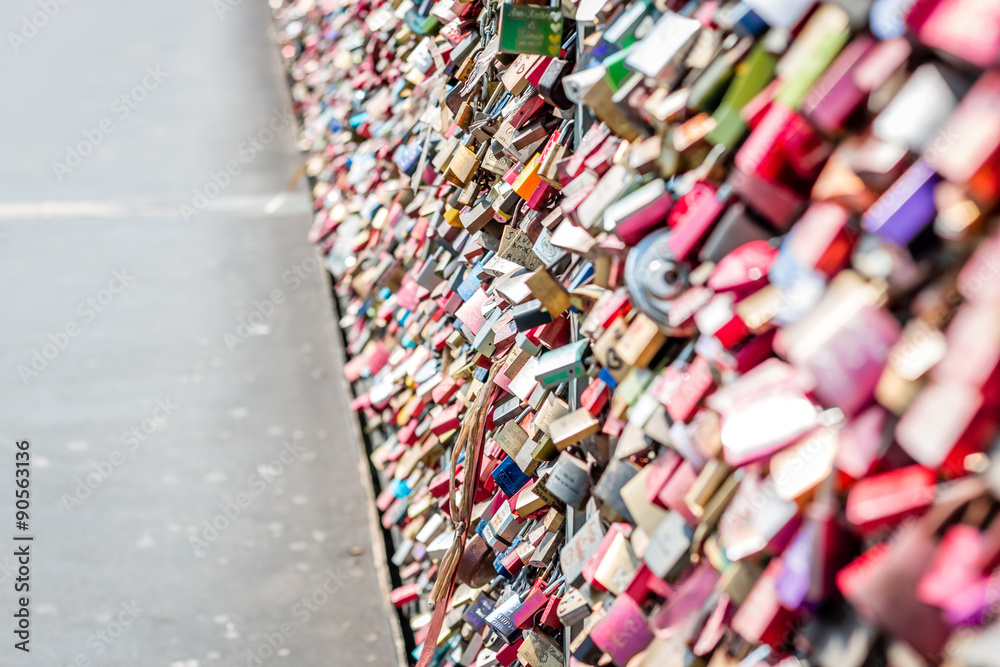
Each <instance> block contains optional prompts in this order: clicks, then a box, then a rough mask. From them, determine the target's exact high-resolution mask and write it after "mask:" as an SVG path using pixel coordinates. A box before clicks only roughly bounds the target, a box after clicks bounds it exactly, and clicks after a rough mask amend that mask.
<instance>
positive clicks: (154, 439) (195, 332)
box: [0, 0, 396, 667]
mask: <svg viewBox="0 0 1000 667" xmlns="http://www.w3.org/2000/svg"><path fill="white" fill-rule="evenodd" d="M47 2H48V4H47ZM46 12H48V13H46ZM269 21H270V18H269V10H268V8H267V7H266V6H265V5H264V4H263V3H257V2H255V3H250V2H242V1H241V0H226V1H225V2H222V0H220V1H219V2H216V3H215V4H213V3H212V2H208V1H198V2H196V1H194V0H179V1H178V2H170V3H134V2H124V1H122V0H89V1H88V2H84V1H83V0H73V1H70V2H67V3H66V4H62V3H60V2H58V0H51V1H49V0H41V1H39V0H34V1H22V0H12V1H11V2H5V3H3V6H2V8H0V27H2V30H0V33H2V34H3V35H4V43H3V44H2V45H0V49H3V50H4V53H3V56H2V57H0V82H2V85H3V89H2V95H0V122H2V123H3V128H2V131H0V378H2V380H0V387H2V388H3V391H2V394H0V395H2V401H0V437H2V440H0V612H2V613H3V615H4V618H5V619H7V620H6V621H4V622H3V623H0V664H2V665H4V666H5V667H6V666H18V665H39V666H41V665H47V666H55V665H59V666H63V665H78V666H88V665H93V666H96V665H107V666H118V665H121V666H126V665H127V666H129V667H135V666H142V667H146V666H160V665H163V666H167V667H196V666H197V667H211V666H213V665H226V666H237V665H239V666H243V665H257V666H260V665H269V666H270V665H275V666H278V665H288V666H295V667H312V666H319V665H365V664H373V665H380V666H383V665H394V664H396V656H395V648H394V643H393V640H392V636H391V632H390V625H389V621H388V616H387V614H388V610H387V605H386V603H385V601H384V599H383V597H384V596H383V593H382V590H381V589H380V587H379V584H378V579H377V577H376V573H375V566H374V564H373V554H372V547H371V535H370V530H369V523H368V518H367V515H366V511H367V510H366V496H365V492H364V489H363V486H362V483H361V472H359V470H360V469H359V461H358V459H359V454H358V450H357V445H356V442H355V440H354V438H355V430H354V426H353V423H352V421H351V419H352V416H351V414H350V412H349V411H348V408H347V398H346V396H345V390H344V384H343V383H344V380H343V374H342V370H341V362H340V350H339V343H338V342H337V340H336V331H335V329H334V324H333V319H332V317H333V316H332V313H331V310H330V303H329V297H328V289H327V287H326V284H325V282H324V277H323V271H322V270H321V268H320V267H319V264H318V261H317V260H316V258H315V255H314V253H313V250H312V249H311V247H310V246H309V245H308V244H307V242H306V240H305V234H306V231H307V229H308V227H309V222H310V213H309V199H308V194H307V192H306V189H305V185H304V184H301V183H300V184H298V186H297V188H296V189H294V190H293V191H292V192H288V193H285V194H282V192H283V190H284V189H285V188H286V186H287V184H288V183H289V180H290V179H291V177H292V175H293V173H294V172H295V170H296V168H297V167H298V165H299V163H300V157H299V155H298V154H297V152H296V150H295V146H294V138H293V131H292V128H291V122H290V119H289V117H288V116H287V108H288V101H287V93H286V91H285V86H284V82H283V80H282V78H281V70H280V65H279V62H278V58H277V54H276V49H275V47H274V46H273V45H272V42H271V38H270V36H269V32H268V31H269V29H270V22H269ZM39 24H41V27H38V26H39ZM32 28H33V29H32ZM17 439H28V440H29V441H30V443H31V446H30V453H31V465H32V467H31V489H30V491H31V508H30V511H29V513H30V528H29V530H28V531H27V532H26V533H24V534H31V535H34V537H35V541H34V542H32V547H31V549H32V560H31V575H30V577H31V580H30V586H31V590H30V598H31V599H30V612H31V641H30V648H31V652H30V653H23V652H21V651H18V650H16V649H15V648H14V646H13V645H14V643H15V641H17V640H16V639H15V637H14V635H13V633H12V628H13V623H12V621H11V620H10V619H11V618H12V616H11V614H12V613H13V610H14V607H15V592H14V585H15V583H16V582H15V576H16V571H15V566H16V564H15V563H14V559H13V557H12V556H11V555H8V554H12V553H13V549H12V547H10V546H9V545H12V544H13V542H12V541H11V540H12V537H13V534H14V533H15V532H17V531H16V530H15V527H14V516H13V512H14V507H13V503H14V499H13V493H12V487H13V481H14V453H15V449H14V442H15V440H17Z"/></svg>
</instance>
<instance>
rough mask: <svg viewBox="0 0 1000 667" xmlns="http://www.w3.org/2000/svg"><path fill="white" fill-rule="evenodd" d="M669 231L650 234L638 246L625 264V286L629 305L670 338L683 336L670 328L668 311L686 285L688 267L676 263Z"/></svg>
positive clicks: (681, 332) (682, 333) (683, 332)
mask: <svg viewBox="0 0 1000 667" xmlns="http://www.w3.org/2000/svg"><path fill="white" fill-rule="evenodd" d="M670 234H671V232H670V230H669V229H662V230H659V231H656V232H653V233H652V234H650V235H649V236H647V237H646V238H644V239H643V240H642V241H640V242H639V244H638V245H636V246H635V247H634V248H632V251H631V252H630V253H629V254H628V259H626V260H625V286H626V287H627V288H628V291H629V294H630V295H631V296H632V301H633V303H635V305H636V306H637V307H638V308H639V310H640V311H642V312H643V314H645V315H646V316H647V317H649V318H650V319H651V320H653V321H654V322H656V323H657V324H659V325H660V327H661V328H663V329H664V330H665V331H667V332H668V333H670V334H671V335H686V333H687V332H686V331H681V330H678V329H676V328H675V327H672V326H671V325H670V319H669V316H670V307H671V304H672V303H673V300H674V299H676V298H677V297H678V296H679V295H680V294H681V292H683V291H684V289H685V288H686V287H687V285H688V274H689V273H690V272H691V267H690V266H688V265H687V264H686V263H685V262H678V261H675V260H674V258H673V253H671V251H670V248H669V246H668V241H669V240H670Z"/></svg>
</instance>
